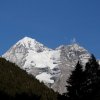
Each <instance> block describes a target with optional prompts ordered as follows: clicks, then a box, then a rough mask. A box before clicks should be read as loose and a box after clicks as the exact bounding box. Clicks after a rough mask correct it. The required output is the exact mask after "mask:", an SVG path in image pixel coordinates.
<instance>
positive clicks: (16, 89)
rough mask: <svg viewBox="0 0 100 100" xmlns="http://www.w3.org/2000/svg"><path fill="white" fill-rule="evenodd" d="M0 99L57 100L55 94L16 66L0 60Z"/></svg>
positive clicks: (2, 59)
mask: <svg viewBox="0 0 100 100" xmlns="http://www.w3.org/2000/svg"><path fill="white" fill-rule="evenodd" d="M0 99H1V100H3V99H6V100H18V99H22V100H23V99H25V100H57V93H55V92H54V91H53V90H52V89H50V88H48V87H47V86H45V85H44V84H43V83H40V82H39V81H38V80H37V79H35V78H34V77H33V76H32V75H28V74H27V72H26V71H24V70H22V69H20V68H19V67H18V66H17V65H15V64H13V63H11V62H9V61H6V60H5V59H4V58H0Z"/></svg>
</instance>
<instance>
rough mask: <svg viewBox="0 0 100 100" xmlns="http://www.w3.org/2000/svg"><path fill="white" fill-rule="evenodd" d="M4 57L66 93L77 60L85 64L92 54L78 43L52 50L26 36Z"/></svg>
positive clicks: (55, 88)
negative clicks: (67, 81) (67, 83)
mask: <svg viewBox="0 0 100 100" xmlns="http://www.w3.org/2000/svg"><path fill="white" fill-rule="evenodd" d="M2 57H4V58H6V59H7V60H9V61H11V62H14V63H16V64H17V65H18V66H19V67H20V68H21V69H23V70H26V71H27V72H28V74H32V75H33V76H35V77H36V78H37V79H39V80H40V81H43V82H44V83H45V84H46V85H47V86H48V87H51V88H53V89H54V90H55V91H58V92H59V93H64V92H65V91H66V89H65V86H66V80H67V79H68V77H69V75H70V73H71V71H72V70H73V69H74V67H75V65H76V63H77V61H78V60H79V61H81V62H82V64H83V65H84V64H85V63H86V62H87V61H88V58H89V57H90V54H89V53H88V51H87V50H85V49H84V48H83V47H81V46H79V45H78V44H76V43H74V44H72V45H66V46H65V45H62V46H60V47H58V48H57V49H55V50H52V49H50V48H47V47H46V46H44V45H43V44H41V43H39V42H37V41H36V40H35V39H32V38H29V37H25V38H23V39H21V40H20V41H18V42H17V43H16V44H15V45H14V46H12V47H11V48H10V49H9V50H8V51H7V52H6V53H5V54H4V55H2Z"/></svg>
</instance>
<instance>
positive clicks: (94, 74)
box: [82, 55, 100, 99]
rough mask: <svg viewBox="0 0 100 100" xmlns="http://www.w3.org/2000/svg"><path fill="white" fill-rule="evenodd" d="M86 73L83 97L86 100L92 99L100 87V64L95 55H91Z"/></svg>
mask: <svg viewBox="0 0 100 100" xmlns="http://www.w3.org/2000/svg"><path fill="white" fill-rule="evenodd" d="M84 73H85V80H84V84H83V89H82V90H83V91H84V92H83V95H84V98H89V99H92V97H93V96H94V94H95V93H96V91H97V89H98V87H99V85H100V70H99V64H98V62H97V60H96V58H95V57H94V55H91V58H90V59H89V61H88V62H87V64H86V67H85V71H84Z"/></svg>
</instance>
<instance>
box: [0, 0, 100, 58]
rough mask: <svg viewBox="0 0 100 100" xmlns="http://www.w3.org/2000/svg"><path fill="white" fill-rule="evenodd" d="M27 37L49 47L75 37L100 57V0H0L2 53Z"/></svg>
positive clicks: (69, 40) (0, 51) (67, 41)
mask: <svg viewBox="0 0 100 100" xmlns="http://www.w3.org/2000/svg"><path fill="white" fill-rule="evenodd" d="M25 36H28V37H32V38H34V39H36V40H37V41H39V42H41V43H43V44H44V45H45V46H47V47H49V48H56V47H58V46H60V45H62V44H65V45H68V44H71V42H72V40H73V39H74V40H76V42H77V43H78V44H79V45H81V46H83V47H84V48H85V49H87V50H88V51H89V52H90V53H93V54H94V55H95V56H96V58H97V59H100V45H99V43H100V0H0V55H2V54H4V53H5V52H6V51H7V50H8V49H9V48H10V47H11V46H12V45H14V44H15V43H16V42H17V41H18V40H20V39H22V38H23V37H25Z"/></svg>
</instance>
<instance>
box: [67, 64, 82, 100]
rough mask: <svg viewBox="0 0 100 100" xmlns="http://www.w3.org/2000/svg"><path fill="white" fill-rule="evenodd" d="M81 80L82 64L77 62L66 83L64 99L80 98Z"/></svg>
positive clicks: (74, 99) (73, 99)
mask: <svg viewBox="0 0 100 100" xmlns="http://www.w3.org/2000/svg"><path fill="white" fill-rule="evenodd" d="M82 82H83V69H82V65H81V64H80V63H79V62H78V63H77V65H76V67H75V70H73V71H72V74H71V75H70V77H69V79H68V81H67V83H68V85H67V86H66V87H67V91H68V92H67V97H66V100H67V99H68V100H80V99H81V98H82V97H81V85H82Z"/></svg>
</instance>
